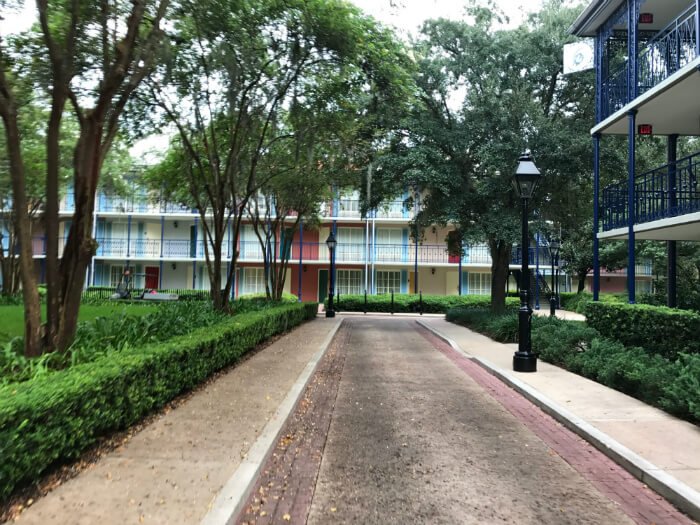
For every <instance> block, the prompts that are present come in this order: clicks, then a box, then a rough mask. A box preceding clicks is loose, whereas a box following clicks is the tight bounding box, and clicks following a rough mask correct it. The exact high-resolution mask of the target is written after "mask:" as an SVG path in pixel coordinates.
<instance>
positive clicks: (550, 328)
mask: <svg viewBox="0 0 700 525" xmlns="http://www.w3.org/2000/svg"><path fill="white" fill-rule="evenodd" d="M456 310H457V311H450V312H448V315H447V320H448V321H452V322H455V323H458V324H462V325H464V326H468V327H469V328H471V329H473V330H476V331H478V332H481V333H484V334H485V335H488V336H489V337H492V338H494V339H496V340H499V341H501V342H504V343H515V342H517V335H518V330H517V328H518V318H517V316H516V315H510V314H506V315H502V316H494V315H493V314H490V313H489V312H487V311H479V310H465V309H456ZM532 348H533V350H534V351H535V353H536V354H537V355H538V357H539V358H540V359H542V360H543V361H547V362H549V363H552V364H555V365H557V366H561V367H562V368H565V369H567V370H569V371H571V372H574V373H576V374H579V375H582V376H584V377H587V378H589V379H592V380H594V381H597V382H598V383H601V384H603V385H606V386H608V387H610V388H614V389H615V390H619V391H620V392H624V393H625V394H628V395H630V396H633V397H635V398H637V399H639V400H641V401H643V402H645V403H648V404H650V405H653V406H656V407H658V408H661V409H663V410H666V411H667V412H669V413H670V414H674V415H676V416H678V417H682V418H684V419H687V420H689V421H693V422H696V423H697V422H700V355H698V354H678V356H677V358H676V359H675V360H669V359H667V358H665V357H662V356H661V355H658V354H657V355H654V354H650V353H649V352H648V351H646V350H645V349H643V348H640V347H638V346H631V347H627V346H625V345H623V344H622V343H620V342H619V341H614V340H612V339H608V338H605V337H602V336H601V334H600V333H599V332H598V331H597V330H595V329H594V328H591V327H589V326H587V325H586V323H583V322H579V321H564V320H561V319H556V318H555V319H551V318H548V317H533V319H532Z"/></svg>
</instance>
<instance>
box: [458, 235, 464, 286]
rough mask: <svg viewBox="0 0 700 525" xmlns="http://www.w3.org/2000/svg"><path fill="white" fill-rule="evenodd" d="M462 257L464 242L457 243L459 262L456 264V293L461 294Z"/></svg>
mask: <svg viewBox="0 0 700 525" xmlns="http://www.w3.org/2000/svg"><path fill="white" fill-rule="evenodd" d="M462 257H464V244H462V242H461V241H460V243H459V263H458V266H457V272H458V273H457V295H462Z"/></svg>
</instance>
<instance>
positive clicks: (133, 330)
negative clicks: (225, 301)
mask: <svg viewBox="0 0 700 525" xmlns="http://www.w3.org/2000/svg"><path fill="white" fill-rule="evenodd" d="M125 310H126V309H125ZM149 310H150V308H149ZM127 312H128V310H127ZM227 317H228V316H226V315H225V314H222V313H219V312H216V311H214V310H213V309H212V307H211V305H210V304H209V303H205V302H197V303H179V302H172V303H163V304H159V305H158V306H157V307H154V308H153V310H152V313H149V314H147V315H142V316H135V315H128V313H127V314H126V315H124V314H122V315H116V314H115V315H110V316H109V317H97V318H96V319H94V320H93V321H89V322H82V323H80V324H79V325H78V329H77V331H76V335H75V339H74V341H73V344H72V345H71V346H70V348H68V350H67V351H65V352H53V353H49V354H44V355H42V356H40V357H38V358H26V357H25V356H24V355H23V353H22V351H23V349H22V344H21V338H16V339H15V340H13V341H11V342H10V343H7V344H6V345H5V346H4V349H3V351H2V352H0V383H10V382H18V381H27V380H29V379H31V378H32V377H35V376H37V375H41V374H45V373H49V372H51V371H55V370H61V369H64V368H67V367H69V366H74V365H77V364H81V363H87V362H90V361H94V360H95V359H97V358H98V357H100V356H102V355H104V354H107V353H110V352H115V351H123V350H124V349H126V348H130V347H135V346H144V345H146V344H149V343H157V342H162V341H166V340H168V339H170V338H172V337H175V336H178V335H183V334H186V333H188V332H190V331H192V330H194V329H196V328H201V327H204V326H211V325H213V324H215V323H218V322H221V321H223V320H224V319H226V318H227Z"/></svg>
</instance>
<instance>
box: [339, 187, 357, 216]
mask: <svg viewBox="0 0 700 525" xmlns="http://www.w3.org/2000/svg"><path fill="white" fill-rule="evenodd" d="M338 216H339V217H359V216H360V194H359V192H357V191H354V192H352V193H346V194H343V195H341V196H340V199H339V202H338Z"/></svg>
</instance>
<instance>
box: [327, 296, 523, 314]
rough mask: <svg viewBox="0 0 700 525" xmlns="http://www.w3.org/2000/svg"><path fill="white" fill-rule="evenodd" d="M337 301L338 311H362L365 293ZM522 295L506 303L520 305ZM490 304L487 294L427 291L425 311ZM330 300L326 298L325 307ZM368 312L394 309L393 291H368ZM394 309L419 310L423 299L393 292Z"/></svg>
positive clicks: (424, 303)
mask: <svg viewBox="0 0 700 525" xmlns="http://www.w3.org/2000/svg"><path fill="white" fill-rule="evenodd" d="M339 299H340V300H339V301H336V302H335V309H336V310H337V311H339V312H343V311H345V312H363V311H364V310H365V296H364V295H342V296H340V297H339ZM518 302H519V299H517V298H508V299H507V300H506V303H507V305H508V307H510V308H517V305H518ZM489 304H491V298H490V297H489V296H488V295H424V296H423V306H422V311H423V313H426V314H441V313H445V312H447V311H448V310H449V309H451V308H455V307H457V306H461V307H465V308H483V307H488V306H489ZM327 307H328V300H326V308H327ZM366 308H367V311H368V312H391V311H392V305H391V294H384V295H367V305H366ZM393 311H394V313H418V312H420V311H421V300H420V296H419V295H415V294H394V306H393Z"/></svg>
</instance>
